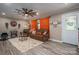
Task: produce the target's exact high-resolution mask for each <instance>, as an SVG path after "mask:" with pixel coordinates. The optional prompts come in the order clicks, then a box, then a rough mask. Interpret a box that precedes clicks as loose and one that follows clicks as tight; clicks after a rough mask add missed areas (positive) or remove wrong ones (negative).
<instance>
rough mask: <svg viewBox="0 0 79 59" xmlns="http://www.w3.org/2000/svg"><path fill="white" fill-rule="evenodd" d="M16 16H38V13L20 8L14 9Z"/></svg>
mask: <svg viewBox="0 0 79 59" xmlns="http://www.w3.org/2000/svg"><path fill="white" fill-rule="evenodd" d="M16 11H17V13H18V14H21V15H23V16H32V17H33V16H36V15H38V12H37V11H35V10H32V9H27V8H22V9H16Z"/></svg>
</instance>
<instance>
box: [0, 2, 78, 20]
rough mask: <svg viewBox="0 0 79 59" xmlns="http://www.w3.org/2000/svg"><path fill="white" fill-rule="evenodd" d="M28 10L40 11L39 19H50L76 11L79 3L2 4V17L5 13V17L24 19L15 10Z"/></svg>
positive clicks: (0, 5)
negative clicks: (56, 15) (52, 16)
mask: <svg viewBox="0 0 79 59" xmlns="http://www.w3.org/2000/svg"><path fill="white" fill-rule="evenodd" d="M21 8H28V9H35V10H37V11H38V13H39V16H37V18H43V17H48V16H51V15H54V14H58V13H62V12H68V11H71V10H76V9H78V8H79V4H78V3H76V4H75V3H73V4H64V3H4V4H2V3H0V16H2V12H5V13H6V15H4V16H3V17H9V18H16V19H24V17H23V16H21V15H18V14H17V13H16V12H15V9H21Z"/></svg>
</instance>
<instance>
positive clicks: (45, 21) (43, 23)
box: [40, 17, 49, 30]
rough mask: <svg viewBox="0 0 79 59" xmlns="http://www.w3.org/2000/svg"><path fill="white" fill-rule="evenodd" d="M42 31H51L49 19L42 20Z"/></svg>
mask: <svg viewBox="0 0 79 59" xmlns="http://www.w3.org/2000/svg"><path fill="white" fill-rule="evenodd" d="M40 29H47V30H49V17H48V18H42V19H40Z"/></svg>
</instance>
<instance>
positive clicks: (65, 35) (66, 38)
mask: <svg viewBox="0 0 79 59" xmlns="http://www.w3.org/2000/svg"><path fill="white" fill-rule="evenodd" d="M68 16H73V14H71V15H69V14H67V15H66V16H63V18H62V41H63V42H65V43H69V44H74V45H78V29H77V20H78V18H77V17H76V27H75V28H76V29H73V28H67V29H68V30H67V29H66V21H65V19H66V17H68ZM75 16H77V15H75ZM69 29H70V30H69Z"/></svg>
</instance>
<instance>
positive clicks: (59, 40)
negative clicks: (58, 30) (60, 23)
mask: <svg viewBox="0 0 79 59" xmlns="http://www.w3.org/2000/svg"><path fill="white" fill-rule="evenodd" d="M50 40H51V41H54V42H59V43H62V42H63V41H60V40H56V39H50Z"/></svg>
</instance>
